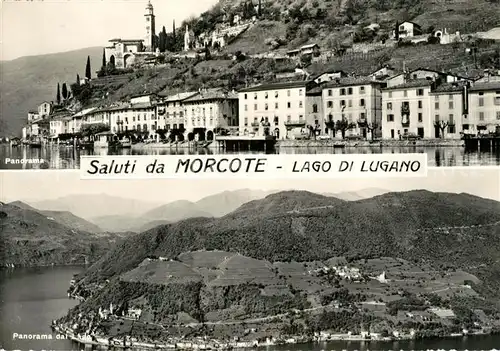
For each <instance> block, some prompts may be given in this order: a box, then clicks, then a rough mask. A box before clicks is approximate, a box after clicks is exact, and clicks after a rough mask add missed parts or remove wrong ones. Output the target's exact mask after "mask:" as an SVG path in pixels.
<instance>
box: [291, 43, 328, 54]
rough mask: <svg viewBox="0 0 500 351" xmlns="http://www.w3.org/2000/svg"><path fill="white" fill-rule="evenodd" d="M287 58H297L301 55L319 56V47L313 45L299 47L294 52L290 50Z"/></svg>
mask: <svg viewBox="0 0 500 351" xmlns="http://www.w3.org/2000/svg"><path fill="white" fill-rule="evenodd" d="M286 54H287V56H288V57H298V56H302V55H306V56H316V55H319V54H320V48H319V45H318V44H316V43H314V44H308V45H304V46H301V47H300V48H299V49H295V50H290V51H288V52H287V53H286Z"/></svg>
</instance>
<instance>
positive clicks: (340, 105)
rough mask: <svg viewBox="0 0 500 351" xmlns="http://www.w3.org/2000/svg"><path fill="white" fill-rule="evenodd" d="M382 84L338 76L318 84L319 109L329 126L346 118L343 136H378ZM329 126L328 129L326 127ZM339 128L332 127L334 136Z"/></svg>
mask: <svg viewBox="0 0 500 351" xmlns="http://www.w3.org/2000/svg"><path fill="white" fill-rule="evenodd" d="M384 86H385V83H383V82H379V81H376V80H374V79H372V78H370V77H350V78H341V79H337V80H335V81H331V82H328V83H326V84H324V85H322V90H323V111H324V115H325V120H326V122H327V123H329V124H330V125H331V126H333V125H332V123H336V122H337V121H342V120H344V121H346V122H347V123H348V124H350V125H351V126H352V128H349V129H348V130H347V131H346V135H357V136H360V137H362V138H371V137H372V134H373V137H379V136H380V134H381V128H382V90H381V89H382V88H383V87H384ZM330 129H332V128H331V127H330ZM338 133H341V131H339V130H336V135H337V134H338Z"/></svg>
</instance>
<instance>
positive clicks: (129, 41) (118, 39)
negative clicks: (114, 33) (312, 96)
mask: <svg viewBox="0 0 500 351" xmlns="http://www.w3.org/2000/svg"><path fill="white" fill-rule="evenodd" d="M143 41H144V40H143V39H120V38H115V39H111V40H109V42H110V43H142V42H143Z"/></svg>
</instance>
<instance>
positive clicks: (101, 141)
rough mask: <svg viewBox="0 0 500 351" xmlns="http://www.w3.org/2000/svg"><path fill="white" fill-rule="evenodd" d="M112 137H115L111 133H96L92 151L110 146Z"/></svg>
mask: <svg viewBox="0 0 500 351" xmlns="http://www.w3.org/2000/svg"><path fill="white" fill-rule="evenodd" d="M114 136H115V135H114V134H113V133H111V132H101V133H97V134H96V137H97V140H96V141H94V149H98V148H103V149H105V148H108V147H109V146H110V144H111V143H112V142H113V140H114Z"/></svg>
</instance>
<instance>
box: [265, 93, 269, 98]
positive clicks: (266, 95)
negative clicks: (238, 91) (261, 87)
mask: <svg viewBox="0 0 500 351" xmlns="http://www.w3.org/2000/svg"><path fill="white" fill-rule="evenodd" d="M268 96H269V95H268V93H267V91H266V93H265V94H264V98H266V99H267V98H268Z"/></svg>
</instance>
